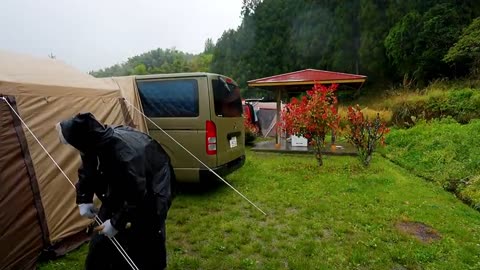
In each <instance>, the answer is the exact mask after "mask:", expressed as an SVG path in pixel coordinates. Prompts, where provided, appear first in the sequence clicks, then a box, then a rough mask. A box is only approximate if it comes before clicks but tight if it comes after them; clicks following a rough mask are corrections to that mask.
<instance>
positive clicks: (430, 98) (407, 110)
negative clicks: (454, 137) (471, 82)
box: [391, 88, 480, 127]
mask: <svg viewBox="0 0 480 270" xmlns="http://www.w3.org/2000/svg"><path fill="white" fill-rule="evenodd" d="M478 108H480V91H479V90H476V89H470V88H464V89H456V90H450V91H431V92H427V93H426V94H424V95H411V96H408V97H407V98H404V99H402V100H399V101H398V102H396V103H394V104H393V105H392V108H391V110H392V122H393V123H394V124H395V125H397V126H399V127H405V126H412V125H414V124H415V123H416V122H417V121H418V120H419V119H425V120H432V119H440V118H445V117H449V116H450V117H453V119H455V120H456V121H457V122H459V123H461V124H466V123H468V122H469V121H470V120H472V119H478V118H480V110H479V109H478Z"/></svg>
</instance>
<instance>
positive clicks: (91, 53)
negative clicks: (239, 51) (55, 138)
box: [0, 0, 242, 71]
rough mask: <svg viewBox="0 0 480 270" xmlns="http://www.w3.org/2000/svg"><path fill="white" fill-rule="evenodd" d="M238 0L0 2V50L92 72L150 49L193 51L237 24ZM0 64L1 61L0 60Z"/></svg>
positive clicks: (201, 48)
mask: <svg viewBox="0 0 480 270" xmlns="http://www.w3.org/2000/svg"><path fill="white" fill-rule="evenodd" d="M241 6H242V0H156V1H155V0H1V7H0V8H1V10H0V12H1V19H0V49H4V50H10V51H15V52H20V53H29V54H33V55H35V56H42V57H43V56H48V55H49V54H50V53H52V54H53V55H55V56H56V57H57V59H61V60H63V61H65V62H66V63H68V64H70V65H73V66H74V67H77V68H79V69H80V70H82V71H90V70H96V69H99V68H104V67H108V66H111V65H114V64H116V63H121V62H123V61H125V60H127V58H128V57H131V56H134V55H137V54H140V53H143V52H147V51H149V50H152V49H156V48H163V49H167V48H173V47H175V48H177V49H178V50H181V51H185V52H190V53H199V52H202V51H203V48H204V44H205V40H206V39H207V38H212V39H213V41H214V42H215V41H216V40H217V39H218V38H220V36H221V35H222V33H223V31H225V30H228V29H236V28H237V27H238V25H239V24H240V22H241V19H240V10H241ZM0 64H1V63H0Z"/></svg>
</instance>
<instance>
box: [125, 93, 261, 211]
mask: <svg viewBox="0 0 480 270" xmlns="http://www.w3.org/2000/svg"><path fill="white" fill-rule="evenodd" d="M123 101H125V102H126V103H127V104H128V105H130V106H131V107H132V108H133V109H134V110H136V111H137V112H139V113H140V114H141V115H142V116H143V117H145V119H147V120H148V121H149V122H150V123H152V125H154V126H155V127H156V128H158V129H159V130H160V131H162V132H163V133H165V135H167V136H168V137H169V138H170V139H172V141H174V142H175V143H176V144H178V145H179V146H180V147H181V148H183V150H185V151H186V152H187V153H188V154H190V155H191V156H192V157H193V158H195V159H196V160H197V161H198V162H200V164H202V165H203V166H205V168H207V169H208V170H209V171H210V172H211V173H213V174H214V175H215V176H217V177H218V178H219V179H220V180H222V181H223V182H224V183H225V184H226V185H227V186H229V187H230V188H231V189H233V190H234V191H235V192H237V193H238V194H239V195H240V196H241V197H242V198H244V199H245V200H246V201H247V202H249V203H250V204H251V205H253V206H254V207H255V208H257V209H258V211H260V212H261V213H262V214H264V215H265V216H266V215H267V213H265V212H264V211H263V210H262V209H260V208H259V207H258V206H257V205H255V204H254V203H253V202H252V201H250V200H249V199H248V198H247V197H245V196H244V195H243V194H242V193H240V192H239V191H238V190H236V189H235V188H234V187H233V186H232V185H230V184H229V183H228V182H227V181H225V180H224V179H223V178H222V177H221V176H220V175H218V174H217V173H216V172H215V171H213V170H212V169H211V168H210V167H208V166H207V165H206V164H205V163H203V162H202V161H201V160H200V159H199V158H197V157H196V156H195V155H194V154H192V152H190V151H188V149H187V148H185V147H184V146H183V145H182V144H181V143H179V142H178V141H177V140H175V139H174V138H173V137H172V136H170V134H168V133H167V132H166V131H165V130H163V129H162V128H161V127H159V126H158V125H157V124H156V123H155V122H153V121H152V119H150V118H149V117H148V116H146V115H145V114H144V113H143V112H142V111H140V110H139V109H137V108H136V107H135V106H134V105H133V104H132V103H130V102H129V101H128V100H127V99H125V98H123Z"/></svg>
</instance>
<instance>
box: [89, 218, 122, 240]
mask: <svg viewBox="0 0 480 270" xmlns="http://www.w3.org/2000/svg"><path fill="white" fill-rule="evenodd" d="M94 231H96V232H98V233H99V234H103V235H105V236H107V237H108V238H112V237H114V236H115V235H116V234H117V233H118V230H117V229H115V227H113V225H112V223H111V222H110V219H108V220H107V221H105V222H104V223H103V224H102V225H100V226H97V227H95V229H94Z"/></svg>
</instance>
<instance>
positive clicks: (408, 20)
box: [385, 4, 464, 82]
mask: <svg viewBox="0 0 480 270" xmlns="http://www.w3.org/2000/svg"><path fill="white" fill-rule="evenodd" d="M463 27H464V20H463V19H462V14H460V13H459V12H458V11H457V9H455V8H454V6H453V5H449V4H438V5H435V6H433V7H432V8H431V9H429V10H428V11H427V12H426V13H425V14H423V15H421V14H420V13H418V12H417V11H412V12H410V13H408V14H407V15H406V16H405V17H403V18H402V20H401V21H400V22H398V23H397V24H396V25H395V26H394V27H393V28H392V29H391V30H390V32H389V34H388V36H387V37H386V39H385V47H386V50H387V55H388V56H389V58H390V59H391V61H392V63H393V64H394V65H395V66H396V67H397V68H398V69H399V71H400V72H402V73H403V74H407V75H410V76H411V77H413V78H414V79H415V80H417V81H419V82H426V81H428V80H430V79H433V78H435V77H442V76H447V75H448V73H449V66H448V65H446V64H445V63H444V62H443V61H442V58H443V56H444V55H445V54H446V53H447V51H448V49H449V48H450V47H451V46H452V45H453V44H454V42H455V41H456V40H457V38H458V36H459V33H460V32H461V30H462V29H463Z"/></svg>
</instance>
